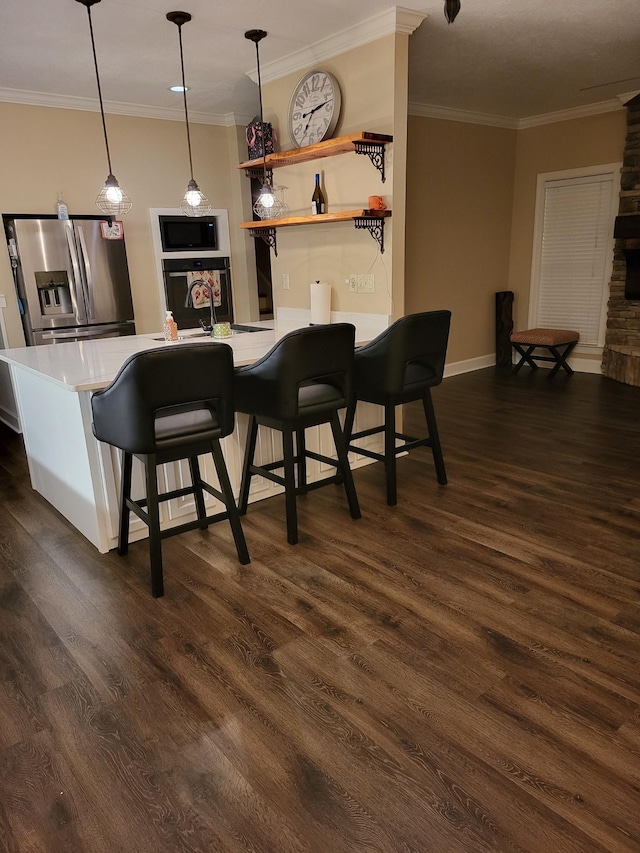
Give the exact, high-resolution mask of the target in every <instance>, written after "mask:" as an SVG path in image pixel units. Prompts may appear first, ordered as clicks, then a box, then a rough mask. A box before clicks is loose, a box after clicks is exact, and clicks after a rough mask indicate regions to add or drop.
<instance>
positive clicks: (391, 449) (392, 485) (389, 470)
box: [384, 403, 398, 506]
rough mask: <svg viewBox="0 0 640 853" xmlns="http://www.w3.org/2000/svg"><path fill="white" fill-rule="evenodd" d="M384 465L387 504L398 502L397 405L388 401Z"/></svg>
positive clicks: (385, 419) (385, 413)
mask: <svg viewBox="0 0 640 853" xmlns="http://www.w3.org/2000/svg"><path fill="white" fill-rule="evenodd" d="M384 467H385V472H386V475H387V504H388V505H389V506H395V505H396V504H397V503H398V491H397V486H396V407H395V406H394V405H393V403H387V404H386V405H385V407H384Z"/></svg>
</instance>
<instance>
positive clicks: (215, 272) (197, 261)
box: [162, 258, 233, 329]
mask: <svg viewBox="0 0 640 853" xmlns="http://www.w3.org/2000/svg"><path fill="white" fill-rule="evenodd" d="M162 275H163V278H164V290H165V295H166V298H167V310H168V311H172V312H173V317H174V320H175V321H176V323H177V324H178V328H179V329H194V328H197V327H198V326H199V325H201V322H200V321H202V323H204V324H205V325H207V326H208V325H210V323H211V307H210V294H211V291H210V289H211V290H212V291H213V295H214V299H213V318H214V321H215V322H216V323H223V322H229V323H232V322H233V297H232V294H231V270H230V268H229V258H163V260H162ZM189 296H190V300H189V302H190V303H191V304H189V305H188V304H187V297H189Z"/></svg>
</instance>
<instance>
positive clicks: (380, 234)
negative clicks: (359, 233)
mask: <svg viewBox="0 0 640 853" xmlns="http://www.w3.org/2000/svg"><path fill="white" fill-rule="evenodd" d="M353 222H354V225H355V226H356V228H366V229H367V231H368V232H369V234H371V236H372V237H373V239H374V240H375V241H376V243H377V244H378V245H379V246H380V254H381V255H382V254H384V219H379V218H378V217H376V218H375V219H374V218H372V217H369V216H356V217H355V219H354V220H353Z"/></svg>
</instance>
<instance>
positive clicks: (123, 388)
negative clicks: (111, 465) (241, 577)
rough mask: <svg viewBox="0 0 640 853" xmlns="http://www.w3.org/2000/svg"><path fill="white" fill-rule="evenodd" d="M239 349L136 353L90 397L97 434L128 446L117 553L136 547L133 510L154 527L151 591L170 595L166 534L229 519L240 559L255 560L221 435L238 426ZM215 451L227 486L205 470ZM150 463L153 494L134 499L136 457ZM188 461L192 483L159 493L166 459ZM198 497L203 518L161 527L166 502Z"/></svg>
mask: <svg viewBox="0 0 640 853" xmlns="http://www.w3.org/2000/svg"><path fill="white" fill-rule="evenodd" d="M233 388H234V383H233V353H232V350H231V347H229V346H228V345H227V344H205V343H202V344H179V345H174V346H172V347H170V348H166V349H164V348H163V349H157V350H148V351H145V352H140V353H136V354H135V355H133V356H131V358H130V359H128V361H126V362H125V363H124V364H123V365H122V367H121V369H120V371H119V373H118V375H117V376H116V378H115V379H114V380H113V382H112V383H111V384H110V385H109V387H108V388H105V389H104V390H102V391H97V392H96V393H95V394H94V395H93V397H92V398H91V408H92V410H93V433H94V435H95V437H96V438H97V439H98V440H99V441H104V442H106V443H107V444H111V445H113V446H114V447H118V448H120V449H121V450H122V451H123V457H122V474H121V489H120V531H119V538H118V553H119V554H121V555H122V554H126V553H127V549H128V545H129V518H130V512H134V513H135V514H136V515H137V516H138V517H139V518H141V519H142V520H143V521H144V522H145V524H146V525H147V526H148V527H149V553H150V561H151V592H152V593H153V595H154V596H156V597H158V596H161V595H163V593H164V585H163V571H162V551H161V540H162V539H164V538H166V537H167V536H173V535H175V534H176V533H183V532H184V531H185V530H193V529H194V528H196V527H199V528H201V529H202V530H204V529H206V527H208V525H209V524H210V523H212V522H214V521H219V520H221V519H228V520H229V523H230V525H231V530H232V532H233V538H234V541H235V546H236V550H237V553H238V559H239V560H240V562H241V563H243V564H245V563H248V562H249V553H248V551H247V545H246V542H245V538H244V534H243V532H242V526H241V523H240V515H239V512H238V508H237V506H236V503H235V500H234V497H233V492H232V490H231V483H230V481H229V474H228V472H227V466H226V464H225V461H224V457H223V455H222V448H221V446H220V439H221V438H224V437H225V436H226V435H229V434H230V433H231V432H232V431H233V427H234V421H235V410H234V398H233ZM208 453H211V454H212V456H213V461H214V464H215V468H216V473H217V475H218V481H219V485H220V488H219V489H218V488H215V487H213V486H211V485H210V484H209V483H206V482H205V481H204V480H203V479H202V477H201V475H200V466H199V463H198V456H202V455H203V454H208ZM134 456H135V457H136V458H137V459H139V460H140V461H141V462H142V464H143V465H144V468H145V482H146V498H144V499H141V500H135V501H134V500H132V498H131V472H132V464H133V457H134ZM180 459H188V460H189V468H190V473H191V482H192V485H191V486H186V487H184V488H180V489H175V490H173V491H171V492H164V493H162V494H159V493H158V483H157V475H156V468H157V466H158V465H162V464H164V463H167V462H175V461H178V460H180ZM203 490H206V491H207V492H208V493H209V494H211V495H212V496H213V497H215V498H217V499H218V500H219V501H221V502H222V503H223V504H224V507H225V511H224V512H220V513H217V514H214V515H207V514H206V508H205V503H204V493H203ZM186 495H193V496H194V499H195V504H196V510H197V515H198V519H197V521H191V522H187V523H185V524H181V525H179V526H177V527H171V528H169V529H166V530H161V529H160V512H159V504H160V503H162V502H163V501H168V500H170V499H172V498H178V497H183V496H186Z"/></svg>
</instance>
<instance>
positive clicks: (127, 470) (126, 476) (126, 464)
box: [118, 451, 133, 557]
mask: <svg viewBox="0 0 640 853" xmlns="http://www.w3.org/2000/svg"><path fill="white" fill-rule="evenodd" d="M132 466H133V456H132V455H131V454H130V453H126V452H125V451H122V467H121V472H120V528H119V531H118V554H119V555H120V556H121V557H124V555H125V554H126V553H127V552H128V550H129V519H130V517H131V515H130V512H129V507H128V506H127V501H128V500H129V499H130V498H131V469H132Z"/></svg>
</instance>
